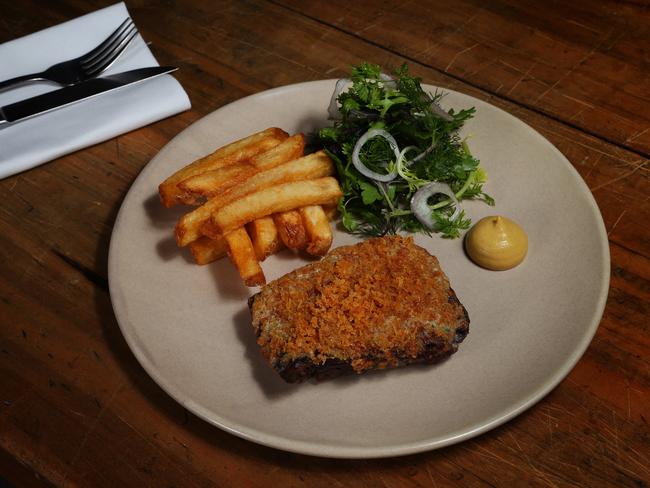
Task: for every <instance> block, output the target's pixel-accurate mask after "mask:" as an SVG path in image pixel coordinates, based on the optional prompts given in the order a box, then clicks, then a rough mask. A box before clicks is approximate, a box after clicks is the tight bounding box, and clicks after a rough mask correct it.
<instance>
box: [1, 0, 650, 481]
mask: <svg viewBox="0 0 650 488" xmlns="http://www.w3.org/2000/svg"><path fill="white" fill-rule="evenodd" d="M112 2H113V0H110V1H107V0H59V1H55V2H53V1H47V0H20V1H19V2H15V1H10V0H0V42H3V41H7V40H10V39H12V38H14V37H18V36H22V35H25V34H29V33H31V32H33V31H36V30H39V29H42V28H45V27H47V26H50V25H53V24H56V23H59V22H62V21H65V20H67V19H70V18H73V17H76V16H79V15H81V14H84V13H86V12H90V11H92V10H95V9H97V8H100V7H103V6H106V5H109V4H111V3H112ZM127 4H128V7H129V9H130V11H131V13H132V16H133V18H134V20H135V22H136V24H137V25H138V26H139V28H140V30H141V32H142V34H143V36H144V38H145V39H146V40H148V41H151V42H152V46H151V49H152V50H153V52H154V54H155V55H156V56H157V58H158V60H159V62H160V63H161V64H171V65H175V66H179V67H180V71H178V73H177V74H176V77H177V78H178V79H179V80H180V82H181V83H182V85H183V86H184V88H185V89H186V90H187V92H188V94H189V96H190V98H191V100H192V103H193V108H192V110H190V111H187V112H185V113H182V114H180V115H177V116H174V117H171V118H169V119H167V120H163V121H160V122H158V123H155V124H152V125H150V126H148V127H144V128H142V129H139V130H136V131H133V132H130V133H128V134H124V135H122V136H120V137H117V138H115V139H112V140H109V141H107V142H105V143H102V144H99V145H96V146H93V147H89V148H87V149H84V150H82V151H79V152H76V153H74V154H71V155H69V156H66V157H63V158H60V159H58V160H56V161H53V162H51V163H48V164H45V165H42V166H40V167H38V168H36V169H33V170H31V171H27V172H25V173H22V174H19V175H16V176H13V177H10V178H7V179H4V180H2V181H0V198H1V202H2V203H1V204H0V210H1V211H0V271H1V273H0V475H1V476H2V477H4V478H5V479H7V480H9V481H11V482H13V483H15V484H16V485H18V486H23V485H25V486H28V485H30V484H50V483H51V484H55V485H70V486H76V485H79V486H127V485H128V486H212V485H217V486H264V487H266V486H310V487H315V486H331V485H349V486H390V487H395V486H483V485H488V486H508V487H510V486H538V485H539V486H547V485H548V486H580V487H585V486H590V487H591V486H631V487H645V486H648V484H649V482H650V429H649V427H648V423H649V422H650V359H649V358H650V354H648V353H649V351H650V334H649V332H650V329H649V328H648V327H649V325H650V261H649V259H650V224H649V222H650V180H649V176H650V165H649V163H648V158H649V157H650V156H649V155H650V10H649V9H648V4H647V3H646V2H632V1H630V2H617V1H614V0H608V1H587V0H576V1H565V2H537V1H534V0H527V1H516V0H495V1H490V2H483V1H478V0H454V1H450V0H438V1H432V2H417V1H412V2H408V1H407V2H401V3H399V4H398V3H392V2H373V1H369V0H363V1H356V2H354V1H349V0H345V1H344V0H329V1H327V2H325V1H322V2H318V1H305V0H274V1H270V2H267V1H263V0H246V1H230V0H221V1H213V0H194V1H192V0H167V1H156V0H129V1H127ZM543 4H545V5H543ZM363 60H369V61H372V62H375V63H377V64H381V65H384V66H393V67H395V66H399V65H401V64H402V63H403V62H408V63H409V64H410V66H411V70H412V72H414V73H416V74H417V75H418V76H421V77H422V78H423V79H424V80H425V81H426V82H427V83H431V84H436V85H439V86H442V87H447V88H450V89H454V90H458V91H461V92H465V93H468V94H470V95H473V96H475V97H478V98H480V99H484V100H487V101H489V102H490V103H492V104H495V105H497V106H499V107H501V108H503V109H504V110H506V111H508V112H510V113H511V114H513V115H515V116H516V117H519V118H520V119H522V120H523V121H525V122H526V123H528V124H530V125H531V126H533V127H534V128H535V129H537V130H538V131H539V132H541V133H542V134H543V135H544V136H545V137H547V138H548V139H549V140H550V141H551V142H552V143H553V144H555V145H556V146H557V147H558V148H559V149H560V150H561V151H562V152H563V153H564V154H565V155H566V157H567V158H568V159H569V160H570V161H571V163H572V164H573V165H574V167H575V168H576V169H577V170H578V171H579V172H580V174H581V175H582V177H583V178H584V179H585V181H586V182H587V185H588V186H589V188H590V189H591V191H592V192H593V195H594V197H595V198H596V201H597V202H598V205H599V207H600V210H601V212H602V215H603V218H604V221H605V225H606V228H607V232H608V236H609V242H610V250H611V260H612V264H611V272H612V274H611V286H610V290H609V298H608V301H607V307H606V309H605V313H604V317H603V319H602V322H601V324H600V327H599V329H598V332H597V334H596V336H595V338H594V340H593V342H592V343H591V345H590V347H589V349H588V350H587V352H586V354H585V355H584V357H583V358H582V359H581V360H580V362H579V363H578V364H577V366H576V367H575V368H574V369H573V371H572V372H571V373H570V374H569V376H568V377H567V378H566V379H565V380H564V381H563V382H562V383H561V384H560V385H559V386H558V387H557V388H556V389H555V390H554V391H553V392H552V393H551V394H550V395H548V396H547V397H546V398H545V399H544V400H542V401H541V402H540V403H539V404H537V405H535V406H534V407H533V408H531V409H530V410H528V411H527V412H525V413H524V414H522V415H520V416H519V417H517V418H516V419H514V420H512V421H510V422H508V423H507V424H505V425H503V426H501V427H499V428H497V429H495V430H493V431H491V432H489V433H487V434H484V435H482V436H480V437H478V438H475V439H473V440H470V441H467V442H464V443H461V444H458V445H455V446H452V447H448V448H444V449H440V450H437V451H432V452H427V453H422V454H418V455H411V456H405V457H401V458H394V459H381V460H365V461H356V460H343V461H342V460H331V459H320V458H313V457H308V456H302V455H296V454H290V453H285V452H280V451H276V450H274V449H270V448H266V447H261V446H259V445H256V444H253V443H250V442H247V441H244V440H241V439H239V438H237V437H234V436H231V435H229V434H227V433H225V432H222V431H220V430H219V429H217V428H213V427H211V426H210V425H208V424H207V423H205V422H203V421H202V420H200V419H198V418H197V417H195V416H194V415H192V414H191V413H189V412H188V411H186V410H185V409H183V408H182V407H181V406H180V405H179V404H177V403H176V402H175V401H173V400H172V399H171V398H170V397H169V396H167V395H166V394H165V393H164V392H163V391H162V390H161V389H160V388H159V387H158V386H157V385H156V384H155V383H154V381H153V380H152V379H151V378H150V377H149V376H148V375H147V374H146V373H145V372H144V370H143V369H142V368H141V367H140V365H139V364H138V362H137V361H136V360H135V358H134V356H133V355H132V354H131V352H130V350H129V348H128V347H127V345H126V343H125V341H124V339H123V337H122V335H121V334H120V331H119V328H118V325H117V323H116V320H115V317H114V315H113V311H112V308H111V303H110V298H109V293H108V288H107V271H106V268H107V263H106V261H107V254H108V243H109V238H110V236H111V228H112V225H113V222H114V219H115V216H116V213H117V211H118V209H119V206H120V203H121V201H122V199H123V197H124V195H125V193H126V192H127V190H128V189H129V186H130V185H131V183H132V182H133V180H134V178H135V177H136V176H137V175H138V173H139V171H140V170H141V169H142V168H143V167H144V166H145V165H146V164H147V163H148V162H149V160H150V159H151V158H152V157H153V156H154V155H155V154H156V153H157V152H158V151H159V150H160V149H161V148H162V147H163V146H164V145H165V144H166V143H167V142H168V141H169V140H170V139H171V138H173V137H174V136H175V135H176V134H177V133H178V132H180V131H181V130H182V129H184V128H185V127H187V126H188V125H189V124H191V123H192V122H194V121H196V120H197V119H199V118H201V117H202V116H204V115H206V114H208V113H210V112H212V111H213V110H215V109H217V108H219V107H221V106H223V105H224V104H227V103H229V102H232V101H234V100H237V99H239V98H241V97H243V96H246V95H249V94H252V93H256V92H259V91H261V90H265V89H267V88H271V87H276V86H281V85H285V84H289V83H295V82H301V81H307V80H316V79H322V78H334V77H341V76H343V75H345V73H346V72H347V70H348V67H349V66H350V65H351V64H356V63H358V62H360V61H363ZM0 62H2V60H0ZM1 153H2V148H0V155H1ZM0 164H1V161H0ZM0 485H2V482H0Z"/></svg>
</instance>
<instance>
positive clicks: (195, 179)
mask: <svg viewBox="0 0 650 488" xmlns="http://www.w3.org/2000/svg"><path fill="white" fill-rule="evenodd" d="M258 171H259V170H257V169H256V168H255V166H253V165H252V164H248V163H235V164H232V165H230V166H226V167H225V168H219V169H215V170H211V171H206V172H205V173H201V174H199V175H195V176H191V177H189V178H188V179H186V180H183V181H181V182H180V183H179V184H178V188H180V189H181V190H182V191H183V192H184V193H188V194H190V195H192V196H194V197H197V198H201V197H205V198H210V197H213V196H215V195H218V194H219V193H223V192H224V191H226V190H227V189H229V188H231V187H233V186H235V185H238V184H240V183H242V182H243V181H245V180H246V179H247V178H249V177H250V176H252V175H254V174H255V173H257V172H258Z"/></svg>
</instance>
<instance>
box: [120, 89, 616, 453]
mask: <svg viewBox="0 0 650 488" xmlns="http://www.w3.org/2000/svg"><path fill="white" fill-rule="evenodd" d="M336 81H337V80H336V79H323V80H313V81H306V82H299V83H292V84H289V85H283V86H279V87H275V88H271V89H268V90H263V91H261V92H257V93H253V94H250V95H247V96H245V97H242V98H239V99H237V100H234V101H232V102H230V103H227V104H225V105H223V106H221V107H219V108H218V109H216V110H214V111H212V112H210V113H208V114H205V115H204V116H202V117H200V118H199V119H197V120H195V121H194V122H192V123H191V124H190V125H189V126H187V127H186V128H185V129H183V130H182V131H180V132H179V133H178V134H176V135H175V136H174V137H173V138H172V139H170V140H169V141H168V142H167V143H166V144H165V145H164V146H163V147H162V148H161V149H160V150H159V151H158V152H157V153H156V155H155V156H154V157H153V158H151V160H150V161H149V162H148V163H147V164H146V165H145V166H144V167H143V168H142V170H141V171H140V173H139V174H138V176H137V177H136V178H135V179H134V180H133V183H131V185H130V186H129V190H128V191H127V193H126V194H125V196H124V197H123V199H122V203H121V204H120V209H119V211H118V213H117V215H116V218H115V222H114V224H113V229H112V232H111V239H110V244H109V253H108V266H107V267H108V285H109V295H110V300H111V305H112V308H113V312H114V315H115V318H116V321H117V324H118V326H119V328H120V331H121V333H122V336H123V337H124V339H125V341H126V342H127V344H128V346H129V349H130V350H131V352H132V354H133V355H134V356H135V357H136V359H137V360H138V362H139V364H140V365H141V366H142V368H143V369H144V370H145V372H146V373H147V374H148V375H149V376H150V377H151V378H152V379H153V380H154V381H155V382H156V384H157V385H158V386H159V387H160V388H161V389H162V390H163V391H164V392H165V393H166V394H168V395H169V396H170V397H172V398H173V399H174V401H176V402H177V403H179V404H180V405H182V406H183V407H184V408H186V409H187V410H189V411H190V412H192V413H193V414H194V415H196V416H198V417H199V418H201V419H202V420H204V421H206V422H208V423H209V424H211V425H213V426H215V427H217V428H219V429H221V430H223V431H225V432H228V433H230V434H233V435H235V436H237V437H240V438H242V439H245V440H248V441H251V442H254V443H257V444H261V445H264V446H267V447H272V448H275V449H280V450H283V451H287V452H293V453H297V454H305V455H310V456H319V457H326V458H334V459H373V458H386V457H395V456H405V455H409V454H416V453H420V452H425V451H430V450H434V449H439V448H442V447H445V446H449V445H452V444H456V443H459V442H462V441H465V440H468V439H471V438H473V437H476V436H478V435H481V434H483V433H485V432H488V431H490V430H492V429H494V428H496V427H498V426H500V425H502V424H504V423H506V422H507V421H509V420H511V419H513V418H514V417H516V416H518V415H520V414H521V413H523V412H524V411H526V410H528V409H529V408H531V407H532V406H534V405H535V404H536V403H537V402H539V401H540V400H542V399H543V398H544V397H545V396H546V395H548V394H549V393H550V392H551V391H552V390H553V389H554V388H555V387H556V386H558V385H559V384H560V383H561V382H562V380H563V379H564V378H565V377H566V376H567V375H568V374H569V373H570V372H571V370H572V369H573V368H574V367H575V365H576V364H577V363H578V361H579V360H580V359H581V358H582V356H583V355H584V353H585V352H586V350H587V348H588V347H589V344H590V343H591V341H592V339H593V337H594V336H595V334H596V331H597V329H598V326H599V325H600V322H601V321H602V317H603V313H604V310H605V306H606V303H607V297H608V294H609V288H610V278H611V269H610V268H611V255H610V248H609V240H608V238H607V232H606V228H605V224H604V221H603V217H602V213H601V212H600V208H599V207H598V204H597V202H596V200H595V198H594V196H593V194H592V192H591V190H589V187H588V186H587V184H586V183H585V181H584V179H583V178H582V177H581V176H580V174H579V173H578V171H577V170H576V168H575V167H574V166H573V165H572V164H571V162H570V161H569V160H568V159H567V158H566V156H564V154H563V153H562V152H561V151H560V150H559V149H558V148H557V147H556V146H555V145H554V144H553V143H551V142H550V141H549V140H548V139H547V138H545V137H544V136H543V135H542V134H541V133H539V132H538V131H537V130H536V129H535V128H533V127H532V126H530V125H529V124H527V123H526V122H524V121H523V120H521V119H520V118H518V117H516V116H514V115H512V114H510V113H509V112H507V111H506V110H504V109H502V108H500V107H497V106H496V105H493V104H491V103H489V102H488V101H485V100H481V99H480V98H477V97H475V96H473V95H469V94H466V93H463V92H459V91H457V90H453V89H450V88H445V87H442V86H436V85H430V84H427V83H423V87H424V88H425V89H434V90H435V89H439V90H441V91H443V92H444V93H455V94H459V95H461V96H464V97H469V98H471V99H474V100H477V101H479V102H481V103H485V104H487V105H489V106H490V107H492V108H494V109H496V110H499V111H500V112H502V114H503V115H504V116H505V117H508V118H510V119H515V121H516V122H517V123H519V124H523V125H525V126H526V127H527V129H528V130H529V131H530V133H531V134H532V135H534V136H535V137H536V138H538V139H539V140H540V141H541V142H542V143H543V144H545V145H548V146H550V148H552V150H553V152H554V153H555V154H556V156H557V157H558V159H559V160H560V161H562V163H563V164H564V165H565V166H567V167H568V169H569V171H570V173H571V174H572V176H573V179H574V180H575V182H576V184H577V186H578V187H579V188H580V190H581V193H582V194H584V195H585V196H586V197H587V201H588V203H589V206H590V209H591V211H592V212H593V213H594V214H595V216H596V217H597V218H596V224H597V231H598V236H599V237H600V239H599V240H598V242H599V244H600V246H601V251H602V253H603V259H602V261H601V265H602V272H603V273H602V276H603V280H602V282H601V288H600V290H599V292H598V301H597V303H596V306H595V308H594V313H593V314H592V317H591V323H590V324H589V327H586V328H585V333H584V334H583V336H582V339H581V341H580V342H579V344H578V347H576V348H575V349H574V350H573V352H572V354H571V355H570V356H568V357H567V360H566V361H565V362H564V363H563V365H562V367H560V368H558V369H557V370H556V371H555V373H554V374H553V375H552V376H551V377H549V378H548V379H547V380H546V382H544V383H543V384H542V385H541V386H540V387H539V388H538V389H537V390H535V391H534V392H533V393H531V394H530V395H529V396H528V397H527V398H526V400H525V401H523V402H520V403H518V404H513V405H512V408H507V409H504V412H503V413H502V414H501V415H497V416H495V417H493V418H491V419H488V420H486V421H484V422H481V424H480V425H477V426H473V427H472V428H469V429H461V431H457V432H452V433H449V434H445V435H444V436H442V437H439V438H435V439H429V440H420V441H415V442H410V443H402V444H397V445H392V446H380V447H374V446H372V447H368V446H340V445H333V444H331V443H324V442H307V441H302V440H295V439H289V438H287V437H282V436H280V435H275V434H268V433H266V432H262V431H259V430H257V429H254V428H247V427H245V426H243V425H239V424H238V423H236V422H230V421H226V420H225V419H223V417H222V416H220V415H216V414H215V412H213V411H211V410H209V409H208V408H206V407H203V406H201V405H200V404H198V403H197V402H195V401H193V400H192V399H191V398H187V397H185V396H184V395H183V394H182V392H180V391H179V388H177V387H176V386H175V385H174V384H173V383H172V382H169V381H166V380H165V379H164V378H163V377H162V375H161V374H160V373H159V372H158V371H157V369H156V367H155V365H154V364H153V363H152V362H151V361H150V360H149V359H148V357H147V355H146V354H145V353H144V352H143V351H142V350H141V349H140V347H139V346H138V344H137V340H136V337H134V336H131V334H129V329H128V327H126V324H127V323H128V320H127V318H126V317H124V316H123V315H122V312H121V311H122V310H123V308H121V307H120V302H119V301H120V300H121V299H122V298H121V297H120V294H119V293H118V285H117V283H116V278H115V273H116V266H117V264H116V259H117V258H116V257H115V254H116V253H115V252H114V249H115V246H116V245H117V244H116V241H117V237H116V236H117V235H118V232H117V229H119V228H120V226H121V225H122V224H121V222H122V220H123V219H122V216H123V212H124V209H125V206H126V205H125V203H126V201H127V199H128V197H129V194H130V193H131V190H132V189H133V187H135V186H136V184H137V183H138V181H139V180H140V179H145V178H146V177H147V175H148V173H149V172H150V171H152V168H153V167H154V166H155V163H156V161H157V159H158V158H160V157H162V156H161V155H163V154H164V152H165V150H166V149H167V148H168V147H169V146H170V145H171V144H172V143H173V142H174V141H175V140H177V139H178V138H180V137H181V136H182V135H183V134H184V133H185V132H187V131H190V130H191V129H193V128H196V127H197V126H198V125H199V124H201V123H204V121H205V119H207V118H209V117H214V116H215V114H217V113H218V112H219V111H221V110H224V109H225V108H226V107H229V106H230V105H233V104H238V103H243V102H245V101H247V100H249V99H252V98H256V97H260V96H272V95H277V94H278V93H281V92H283V91H291V90H295V89H298V88H300V89H304V88H308V87H309V86H315V85H320V84H326V83H331V84H332V85H333V84H334V83H335V82H336Z"/></svg>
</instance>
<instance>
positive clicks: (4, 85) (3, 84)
mask: <svg viewBox="0 0 650 488" xmlns="http://www.w3.org/2000/svg"><path fill="white" fill-rule="evenodd" d="M41 75H42V73H34V74H31V75H22V76H16V77H15V78H10V79H8V80H4V81H0V92H1V91H3V90H7V89H8V88H14V87H16V86H18V85H24V84H26V83H29V82H30V81H38V80H43V79H44V78H43V77H42V76H41Z"/></svg>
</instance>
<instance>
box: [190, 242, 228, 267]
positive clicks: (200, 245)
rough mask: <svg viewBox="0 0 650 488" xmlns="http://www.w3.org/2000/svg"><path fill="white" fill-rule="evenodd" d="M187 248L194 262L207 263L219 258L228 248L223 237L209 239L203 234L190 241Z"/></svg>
mask: <svg viewBox="0 0 650 488" xmlns="http://www.w3.org/2000/svg"><path fill="white" fill-rule="evenodd" d="M189 248H190V252H191V253H192V256H194V261H196V264H208V263H211V262H213V261H216V260H218V259H221V258H222V257H224V256H225V255H226V252H227V250H228V246H227V244H226V240H225V239H210V238H209V237H205V236H203V237H199V238H198V239H197V240H195V241H193V242H190V244H189Z"/></svg>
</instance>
